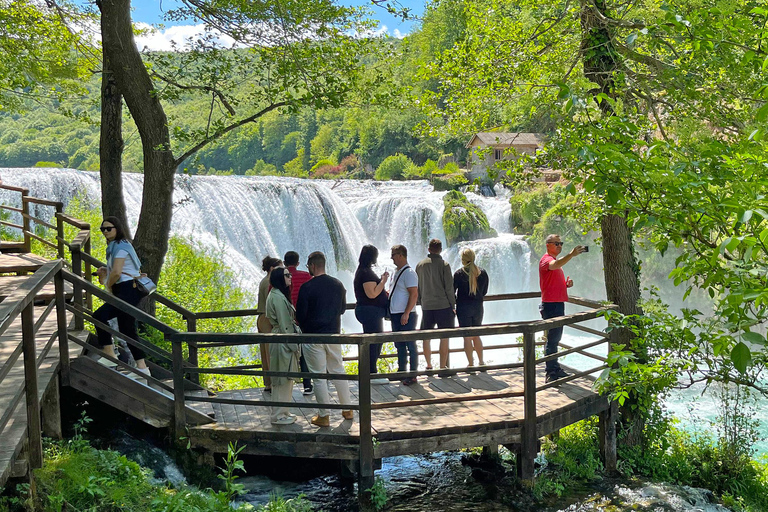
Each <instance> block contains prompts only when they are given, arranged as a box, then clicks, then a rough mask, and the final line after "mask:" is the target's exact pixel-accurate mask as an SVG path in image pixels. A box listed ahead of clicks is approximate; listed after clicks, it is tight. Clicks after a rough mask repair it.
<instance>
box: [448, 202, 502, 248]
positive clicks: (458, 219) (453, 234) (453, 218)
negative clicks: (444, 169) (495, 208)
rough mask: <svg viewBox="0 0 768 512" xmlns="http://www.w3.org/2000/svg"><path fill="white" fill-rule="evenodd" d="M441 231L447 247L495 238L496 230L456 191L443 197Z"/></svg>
mask: <svg viewBox="0 0 768 512" xmlns="http://www.w3.org/2000/svg"><path fill="white" fill-rule="evenodd" d="M443 203H444V204H445V210H444V212H443V230H444V231H445V238H446V242H447V243H448V245H453V244H454V243H456V242H460V241H464V240H476V239H478V238H486V237H492V236H496V230H495V229H492V228H491V226H490V225H489V224H488V217H486V216H485V213H483V211H482V210H481V209H480V208H478V207H477V206H475V205H474V204H472V203H470V202H469V201H468V200H467V197H466V196H465V195H464V194H462V193H461V192H459V191H457V190H452V191H450V192H448V193H447V194H445V196H443Z"/></svg>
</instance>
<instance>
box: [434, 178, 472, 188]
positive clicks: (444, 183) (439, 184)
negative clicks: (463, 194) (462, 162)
mask: <svg viewBox="0 0 768 512" xmlns="http://www.w3.org/2000/svg"><path fill="white" fill-rule="evenodd" d="M432 183H433V184H434V186H435V190H456V191H458V190H459V189H460V188H461V187H463V186H465V185H466V184H468V183H469V180H467V178H466V177H465V176H464V175H463V174H452V175H450V176H435V177H434V178H433V180H432Z"/></svg>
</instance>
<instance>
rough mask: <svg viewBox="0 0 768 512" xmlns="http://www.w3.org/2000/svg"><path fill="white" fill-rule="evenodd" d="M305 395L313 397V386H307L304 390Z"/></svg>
mask: <svg viewBox="0 0 768 512" xmlns="http://www.w3.org/2000/svg"><path fill="white" fill-rule="evenodd" d="M304 394H305V395H311V394H312V386H307V387H305V388H304Z"/></svg>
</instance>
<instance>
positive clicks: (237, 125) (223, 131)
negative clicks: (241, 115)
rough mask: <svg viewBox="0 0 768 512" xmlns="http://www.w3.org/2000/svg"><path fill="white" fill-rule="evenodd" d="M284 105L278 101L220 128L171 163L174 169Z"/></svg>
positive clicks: (285, 102)
mask: <svg viewBox="0 0 768 512" xmlns="http://www.w3.org/2000/svg"><path fill="white" fill-rule="evenodd" d="M286 105H288V102H287V101H279V102H277V103H273V104H271V105H269V106H267V107H264V108H263V109H261V110H260V111H259V112H256V113H255V114H253V115H252V116H248V117H246V118H245V119H241V120H240V121H238V122H236V123H233V124H231V125H229V126H226V127H224V128H222V129H221V130H218V131H217V132H216V133H214V134H213V135H211V136H210V137H206V138H205V139H203V140H201V141H200V142H198V143H197V144H195V145H194V146H192V147H191V148H189V149H188V150H186V151H185V152H184V154H182V155H181V156H180V157H178V158H177V159H176V160H175V161H174V162H173V165H174V167H178V166H180V165H181V164H182V162H184V160H186V159H187V158H189V157H190V156H192V155H194V154H195V153H197V152H198V151H200V150H201V149H202V148H204V147H205V146H207V145H208V144H210V143H211V142H213V141H215V140H217V139H220V138H221V137H222V136H223V135H225V134H227V133H229V132H231V131H232V130H235V129H237V128H240V127H241V126H243V125H244V124H248V123H252V122H253V121H255V120H256V119H258V118H260V117H261V116H263V115H264V114H266V113H267V112H271V111H273V110H275V109H276V108H280V107H284V106H286Z"/></svg>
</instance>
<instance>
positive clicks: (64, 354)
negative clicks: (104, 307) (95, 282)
mask: <svg viewBox="0 0 768 512" xmlns="http://www.w3.org/2000/svg"><path fill="white" fill-rule="evenodd" d="M53 282H54V285H55V287H56V322H57V326H58V333H59V364H60V371H61V383H62V384H63V385H65V386H69V338H68V337H67V309H66V307H65V305H64V304H65V301H66V296H65V295H64V276H63V274H62V272H61V270H59V271H58V272H56V275H55V276H53ZM80 319H81V322H82V316H81V317H80Z"/></svg>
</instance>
